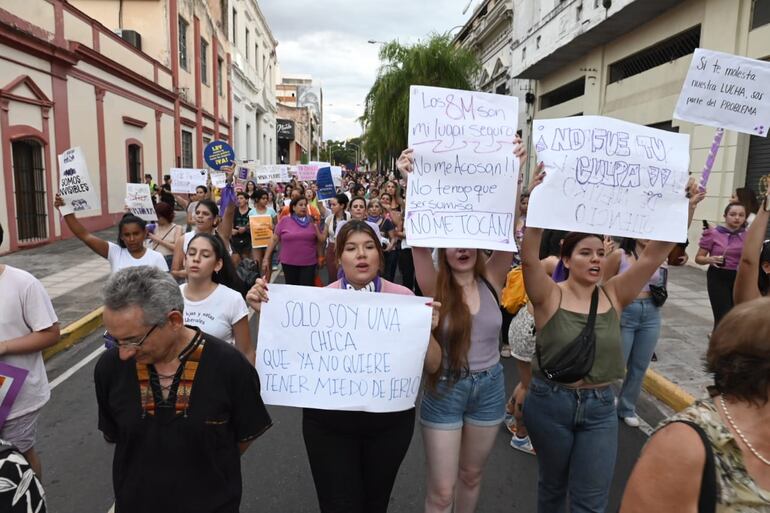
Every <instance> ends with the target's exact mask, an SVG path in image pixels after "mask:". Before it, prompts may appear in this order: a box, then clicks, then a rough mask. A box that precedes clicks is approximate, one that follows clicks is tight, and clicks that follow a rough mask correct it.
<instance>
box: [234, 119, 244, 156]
mask: <svg viewBox="0 0 770 513" xmlns="http://www.w3.org/2000/svg"><path fill="white" fill-rule="evenodd" d="M240 125H241V120H240V119H238V116H233V130H232V134H233V146H235V147H236V148H239V150H241V151H242V150H243V146H241V141H240V139H241V131H240Z"/></svg>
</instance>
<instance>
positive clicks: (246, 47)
mask: <svg viewBox="0 0 770 513" xmlns="http://www.w3.org/2000/svg"><path fill="white" fill-rule="evenodd" d="M243 45H244V48H245V49H246V62H249V46H250V45H249V29H246V36H245V37H244V38H243Z"/></svg>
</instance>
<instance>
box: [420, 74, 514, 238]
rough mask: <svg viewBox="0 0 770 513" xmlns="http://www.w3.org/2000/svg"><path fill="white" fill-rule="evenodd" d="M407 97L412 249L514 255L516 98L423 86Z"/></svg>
mask: <svg viewBox="0 0 770 513" xmlns="http://www.w3.org/2000/svg"><path fill="white" fill-rule="evenodd" d="M409 94H410V96H409V147H410V148H413V149H414V172H413V173H412V174H411V176H410V177H409V183H408V187H407V194H406V220H405V224H406V239H407V241H408V243H409V245H410V246H418V247H432V248H446V247H460V248H483V249H493V250H505V251H515V250H516V243H515V242H514V238H513V230H514V226H513V220H514V214H515V211H516V208H517V206H516V198H515V196H516V186H517V180H518V175H519V161H518V159H517V158H516V157H515V156H514V155H513V140H514V138H515V137H516V130H517V122H518V115H519V107H518V99H517V98H515V97H513V96H504V95H497V94H487V93H479V92H475V91H458V90H453V89H443V88H437V87H425V86H412V87H411V88H410V93H409Z"/></svg>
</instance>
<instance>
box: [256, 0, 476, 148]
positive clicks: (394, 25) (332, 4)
mask: <svg viewBox="0 0 770 513" xmlns="http://www.w3.org/2000/svg"><path fill="white" fill-rule="evenodd" d="M479 1H480V0H473V6H475V5H477V4H478V3H479ZM467 3H468V0H292V1H287V0H261V1H259V6H260V8H261V9H262V12H263V13H264V15H265V16H266V17H267V22H268V24H269V25H270V29H271V30H272V32H273V35H274V36H275V38H276V39H277V40H278V49H277V53H278V64H279V66H280V68H281V72H282V73H283V74H285V75H290V74H305V75H312V77H313V79H314V81H316V83H317V82H318V81H320V83H321V86H322V87H323V93H324V139H327V140H328V139H335V140H339V139H347V138H349V137H355V136H358V135H360V134H361V127H360V125H359V124H358V123H357V122H356V119H357V118H358V117H359V116H361V114H362V113H363V103H364V98H365V97H366V93H367V92H369V88H370V87H371V86H372V83H373V82H374V79H375V78H376V76H377V69H378V67H379V59H378V58H377V52H378V50H379V45H372V44H368V43H367V41H368V40H369V39H374V40H378V41H391V40H393V39H398V40H399V41H400V42H402V43H409V42H416V41H417V39H419V38H423V37H424V36H426V35H427V34H430V33H431V32H440V33H443V32H446V31H447V30H449V29H451V28H452V27H455V26H457V25H462V24H464V23H465V22H466V21H467V19H468V18H470V15H471V13H472V12H473V6H472V7H471V9H468V12H467V13H466V14H465V15H462V10H463V8H464V7H465V5H466V4H467ZM457 30H459V29H457ZM457 30H455V31H453V32H452V33H453V34H455V33H456V31H457Z"/></svg>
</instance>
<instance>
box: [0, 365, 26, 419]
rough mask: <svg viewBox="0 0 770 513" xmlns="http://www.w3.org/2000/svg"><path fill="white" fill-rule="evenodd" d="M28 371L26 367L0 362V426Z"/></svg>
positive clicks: (9, 411) (9, 410)
mask: <svg viewBox="0 0 770 513" xmlns="http://www.w3.org/2000/svg"><path fill="white" fill-rule="evenodd" d="M28 373H29V371H28V370H27V369H21V368H19V367H14V366H13V365H8V364H7V363H3V362H0V428H1V427H3V424H5V419H7V418H8V415H9V414H10V413H11V408H12V407H13V403H14V401H16V397H17V396H18V395H19V391H20V390H21V386H22V385H23V384H24V380H25V379H27V374H28Z"/></svg>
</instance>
